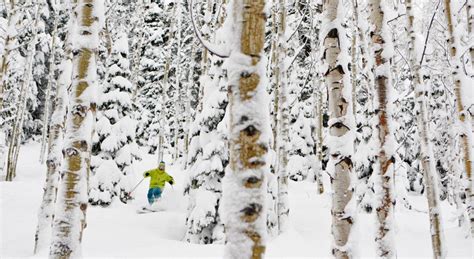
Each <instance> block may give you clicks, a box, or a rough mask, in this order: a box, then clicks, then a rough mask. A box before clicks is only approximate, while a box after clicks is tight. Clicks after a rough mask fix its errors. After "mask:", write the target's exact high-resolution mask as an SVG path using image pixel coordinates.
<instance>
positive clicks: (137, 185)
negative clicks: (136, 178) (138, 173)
mask: <svg viewBox="0 0 474 259" xmlns="http://www.w3.org/2000/svg"><path fill="white" fill-rule="evenodd" d="M143 180H145V177H143V179H141V180H140V182H138V183H137V185H135V187H133V189H132V190H131V191H130V192H129V193H128V195H130V194H132V192H133V191H135V189H137V187H138V185H140V184H141V183H142V182H143Z"/></svg>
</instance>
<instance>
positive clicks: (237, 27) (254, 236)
mask: <svg viewBox="0 0 474 259" xmlns="http://www.w3.org/2000/svg"><path fill="white" fill-rule="evenodd" d="M264 9H265V1H264V0H234V2H233V6H232V10H230V11H229V14H232V15H231V19H232V20H231V22H230V24H229V27H230V29H231V31H229V32H228V35H230V36H232V37H233V38H232V41H231V42H230V43H231V47H232V50H233V52H232V54H231V56H230V58H229V60H228V63H227V66H228V73H229V87H230V89H229V91H230V110H229V112H230V115H229V116H230V168H229V169H230V170H228V171H227V172H226V175H225V177H224V186H223V192H224V193H223V195H224V198H223V199H224V201H223V202H224V204H223V205H224V213H225V216H224V225H225V233H226V238H227V240H226V241H227V244H226V247H225V257H227V258H262V257H263V255H264V252H265V238H266V232H267V230H266V213H265V211H266V206H265V197H266V186H267V183H266V178H267V176H268V174H269V166H268V164H269V161H267V160H268V158H267V152H268V149H269V143H270V137H271V130H270V124H269V123H270V119H269V116H268V110H267V109H268V97H267V93H266V89H265V83H266V79H265V74H264V68H265V66H264V64H263V61H262V60H263V58H262V55H263V53H264V52H263V46H264V32H265V18H266V14H265V11H264Z"/></svg>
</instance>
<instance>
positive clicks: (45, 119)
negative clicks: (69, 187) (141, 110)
mask: <svg viewBox="0 0 474 259" xmlns="http://www.w3.org/2000/svg"><path fill="white" fill-rule="evenodd" d="M50 9H52V7H51V8H50ZM53 10H54V9H53ZM51 15H52V16H53V19H54V21H53V24H54V25H53V31H52V33H51V45H50V48H49V49H50V50H51V54H50V56H51V57H52V61H51V62H50V63H49V74H48V85H47V87H46V97H45V104H44V117H43V129H42V136H41V151H40V163H44V158H45V157H44V156H45V152H46V146H47V141H46V139H47V136H48V128H49V119H50V114H49V113H50V112H49V106H50V99H51V88H52V85H53V81H54V67H55V66H54V62H55V59H54V58H55V54H56V44H57V43H56V31H57V29H58V18H57V13H53V14H51ZM48 153H49V151H48Z"/></svg>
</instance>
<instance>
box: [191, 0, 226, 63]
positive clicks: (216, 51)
mask: <svg viewBox="0 0 474 259" xmlns="http://www.w3.org/2000/svg"><path fill="white" fill-rule="evenodd" d="M193 2H194V1H193V0H190V1H189V14H190V15H191V23H192V25H193V29H194V33H195V34H196V37H197V38H198V40H199V42H200V43H201V45H202V46H203V47H204V48H206V49H207V50H208V51H209V53H211V54H212V55H215V56H218V57H220V58H228V57H229V56H230V50H229V49H225V46H222V45H215V44H212V43H210V42H208V41H206V40H205V39H204V38H203V37H202V35H201V32H200V31H199V30H198V29H197V27H196V22H195V21H194V14H193Z"/></svg>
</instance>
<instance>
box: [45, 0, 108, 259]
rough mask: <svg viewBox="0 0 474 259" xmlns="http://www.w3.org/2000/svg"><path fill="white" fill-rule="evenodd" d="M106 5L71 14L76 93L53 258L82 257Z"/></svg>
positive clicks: (84, 0)
mask: <svg viewBox="0 0 474 259" xmlns="http://www.w3.org/2000/svg"><path fill="white" fill-rule="evenodd" d="M102 4H103V2H102V1H97V0H79V1H77V2H75V5H74V8H73V10H72V19H73V21H72V26H71V27H72V28H71V32H70V40H71V42H72V44H73V46H72V53H73V59H72V70H73V71H72V89H71V97H70V99H69V106H68V111H69V112H68V115H67V118H66V135H65V141H64V146H63V154H64V165H63V167H62V172H61V182H60V184H59V188H58V199H57V203H56V209H55V217H54V222H53V232H52V241H51V248H50V258H71V257H78V256H80V255H81V239H82V234H83V230H84V228H85V227H86V217H85V216H86V209H87V185H88V175H89V170H90V169H89V158H90V151H91V144H92V143H91V142H92V141H91V138H92V128H93V123H94V121H93V120H94V116H93V110H95V106H96V105H95V95H96V89H95V88H96V79H97V72H96V62H95V51H96V50H97V48H98V45H99V31H100V28H101V24H102V22H103V15H104V11H103V7H102Z"/></svg>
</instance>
